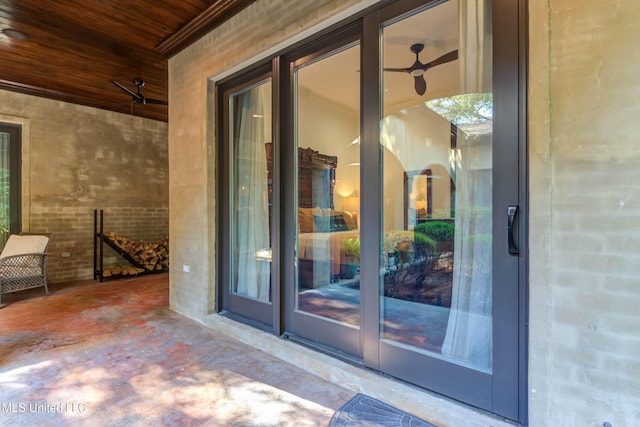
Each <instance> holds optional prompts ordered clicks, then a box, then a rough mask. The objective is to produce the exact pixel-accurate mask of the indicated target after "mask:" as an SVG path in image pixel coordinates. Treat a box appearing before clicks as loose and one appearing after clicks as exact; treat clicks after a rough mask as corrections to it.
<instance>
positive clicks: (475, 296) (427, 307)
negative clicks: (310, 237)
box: [380, 1, 493, 372]
mask: <svg viewBox="0 0 640 427" xmlns="http://www.w3.org/2000/svg"><path fill="white" fill-rule="evenodd" d="M465 25H466V24H465ZM416 29H429V31H428V33H421V34H420V36H419V37H418V34H417V33H416ZM481 30H482V31H480V32H479V33H481V34H484V33H485V32H486V29H485V28H481ZM465 31H469V28H466V27H465ZM412 37H413V38H412ZM400 40H401V41H403V43H399V42H398V41H400ZM407 40H413V41H415V43H406V41H407ZM472 49H476V46H475V45H474V46H469V45H466V44H465V40H464V38H463V37H461V36H460V26H459V13H458V2H457V1H449V2H445V3H443V4H440V5H438V6H435V7H433V8H430V9H428V10H426V11H424V12H421V13H418V14H415V15H413V16H411V17H409V18H407V19H404V20H402V21H399V22H397V23H394V24H392V25H389V26H387V27H385V28H384V29H383V58H384V62H383V63H384V72H383V76H384V81H383V84H384V92H383V93H384V95H383V99H384V114H383V119H382V123H381V136H380V143H381V145H382V152H383V194H384V197H383V207H382V209H383V230H382V241H383V247H384V254H383V264H384V265H383V270H384V274H383V280H382V282H383V283H382V286H381V288H382V296H383V298H382V300H383V303H382V322H381V328H382V337H383V339H388V340H392V341H396V342H398V343H402V344H405V345H408V346H411V347H414V348H415V350H416V351H423V352H430V353H434V354H436V355H438V356H440V357H443V358H446V359H450V360H452V361H455V362H459V363H462V364H464V365H467V366H471V367H473V368H474V369H478V370H482V371H487V372H490V371H491V348H492V319H491V301H492V294H491V283H492V282H491V262H492V259H491V251H492V235H491V224H492V209H491V195H492V190H491V177H492V138H491V136H492V121H493V118H492V113H493V105H492V93H491V57H490V56H489V55H490V51H489V52H486V51H476V50H472ZM471 54H473V58H472V60H473V63H472V64H469V63H468V62H469V61H470V58H469V57H468V56H469V55H471Z"/></svg>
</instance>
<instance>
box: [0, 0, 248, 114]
mask: <svg viewBox="0 0 640 427" xmlns="http://www.w3.org/2000/svg"><path fill="white" fill-rule="evenodd" d="M253 1H255V0H135V1H131V0H90V1H88V0H64V1H59V0H2V1H1V2H0V89H6V90H11V91H15V92H21V93H26V94H30V95H36V96H42V97H46V98H51V99H56V100H61V101H66V102H71V103H75V104H82V105H88V106H92V107H97V108H102V109H106V110H112V111H118V112H121V113H127V114H134V115H136V116H141V117H146V118H150V119H154V120H161V121H167V120H168V117H167V107H166V106H164V105H156V104H141V103H132V102H131V101H132V98H133V97H132V96H131V95H128V94H127V93H125V92H124V91H122V90H121V89H119V88H118V87H116V86H115V85H114V84H113V83H112V81H114V80H115V81H117V82H119V83H121V84H122V85H123V86H125V87H127V88H128V89H130V90H131V91H133V92H136V91H137V88H136V87H135V86H134V85H133V80H134V79H135V78H140V79H142V80H144V81H145V83H146V84H145V85H144V87H143V88H142V89H141V93H142V94H143V95H144V97H146V98H151V99H156V100H160V101H163V102H165V101H167V86H168V83H167V59H168V58H169V57H170V56H171V55H173V54H175V53H177V52H179V51H180V50H181V49H183V48H185V47H186V46H188V45H189V44H190V43H192V42H193V41H195V40H196V39H197V38H198V37H200V36H201V35H203V34H204V33H206V32H208V31H210V30H211V29H212V28H214V27H215V26H217V25H220V24H221V23H222V22H224V21H225V20H227V19H228V18H230V17H231V16H233V15H234V14H236V13H238V12H239V11H240V10H242V9H243V8H245V7H246V6H248V5H249V4H251V3H253ZM16 32H18V33H16Z"/></svg>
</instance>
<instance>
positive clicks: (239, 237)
mask: <svg viewBox="0 0 640 427" xmlns="http://www.w3.org/2000/svg"><path fill="white" fill-rule="evenodd" d="M264 86H265V85H264V84H263V85H260V86H257V87H254V88H252V89H249V90H246V91H244V92H242V93H240V94H238V95H236V96H235V102H236V105H235V107H236V108H235V116H234V118H235V122H234V126H233V129H234V135H233V145H234V147H235V151H234V163H235V165H234V189H233V191H235V210H234V211H233V213H234V215H235V227H234V228H235V230H234V236H235V238H234V248H235V251H234V252H235V257H236V263H235V278H236V283H235V286H234V290H235V291H236V292H237V293H238V294H242V295H245V296H249V297H253V298H256V299H259V300H262V301H269V287H270V286H269V285H270V277H271V274H270V273H271V264H270V262H269V260H268V258H267V259H265V257H264V256H257V255H258V254H260V253H264V251H269V250H270V244H269V207H268V193H267V191H268V183H267V162H266V154H265V142H266V141H265V125H264V120H265V111H264V109H265V106H266V105H268V104H266V103H265V102H264V95H263V89H264ZM265 104H266V105H265Z"/></svg>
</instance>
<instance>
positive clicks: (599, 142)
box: [528, 0, 640, 427]
mask: <svg viewBox="0 0 640 427" xmlns="http://www.w3.org/2000/svg"><path fill="white" fill-rule="evenodd" d="M529 9H530V10H529V33H530V37H529V49H530V52H529V58H530V59H529V88H528V95H529V100H528V106H529V167H530V171H529V183H530V203H529V205H530V238H529V239H530V280H529V291H530V296H529V299H530V323H529V328H530V353H529V382H530V390H529V405H530V414H531V423H530V425H532V426H543V425H558V426H560V425H561V426H569V427H571V426H580V427H582V426H592V427H596V426H602V425H604V423H605V422H609V423H610V424H611V425H612V426H613V427H620V426H632V425H637V424H638V419H640V381H638V371H639V370H640V358H639V356H638V355H640V336H639V334H638V330H639V329H638V325H640V310H638V307H639V306H640V287H639V284H640V186H638V180H639V171H640V168H639V167H638V165H640V144H638V137H637V135H638V133H639V132H640V122H638V119H637V118H638V117H640V103H638V102H637V99H638V96H639V95H640V85H639V84H638V57H637V53H638V46H637V41H638V40H640V25H638V22H640V3H639V2H630V1H623V0H616V1H608V2H603V1H599V0H551V1H548V2H538V1H534V0H530V1H529Z"/></svg>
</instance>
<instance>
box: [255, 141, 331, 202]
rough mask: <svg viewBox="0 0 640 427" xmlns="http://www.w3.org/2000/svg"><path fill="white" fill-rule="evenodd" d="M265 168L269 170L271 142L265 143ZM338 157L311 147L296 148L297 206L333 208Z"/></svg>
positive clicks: (271, 153)
mask: <svg viewBox="0 0 640 427" xmlns="http://www.w3.org/2000/svg"><path fill="white" fill-rule="evenodd" d="M265 148H266V153H267V166H268V168H267V170H269V171H270V170H271V161H272V155H273V152H272V144H271V143H270V142H268V143H267V144H266V147H265ZM337 166H338V157H337V156H329V155H326V154H321V153H320V152H318V151H316V150H314V149H312V148H298V207H301V208H315V207H320V208H329V209H334V204H333V189H334V187H335V185H336V167H337Z"/></svg>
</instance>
